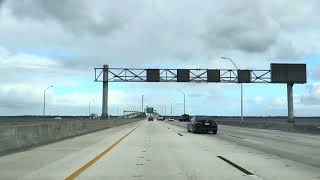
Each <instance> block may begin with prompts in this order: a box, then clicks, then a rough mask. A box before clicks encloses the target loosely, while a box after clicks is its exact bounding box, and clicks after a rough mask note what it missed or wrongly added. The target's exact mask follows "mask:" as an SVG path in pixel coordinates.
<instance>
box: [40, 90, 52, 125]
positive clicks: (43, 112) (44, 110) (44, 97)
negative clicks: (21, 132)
mask: <svg viewBox="0 0 320 180" xmlns="http://www.w3.org/2000/svg"><path fill="white" fill-rule="evenodd" d="M51 87H53V86H52V85H51V86H49V87H47V88H46V89H45V90H44V91H43V109H42V120H45V116H46V91H47V90H48V89H49V88H51Z"/></svg>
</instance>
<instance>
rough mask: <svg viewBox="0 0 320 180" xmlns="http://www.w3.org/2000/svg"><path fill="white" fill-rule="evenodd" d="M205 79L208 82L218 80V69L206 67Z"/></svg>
mask: <svg viewBox="0 0 320 180" xmlns="http://www.w3.org/2000/svg"><path fill="white" fill-rule="evenodd" d="M207 81H208V82H220V70H218V69H208V70H207Z"/></svg>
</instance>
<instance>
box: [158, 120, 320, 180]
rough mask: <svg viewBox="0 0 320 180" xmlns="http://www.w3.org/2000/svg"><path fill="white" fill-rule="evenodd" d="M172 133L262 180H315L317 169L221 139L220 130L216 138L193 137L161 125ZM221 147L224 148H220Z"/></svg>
mask: <svg viewBox="0 0 320 180" xmlns="http://www.w3.org/2000/svg"><path fill="white" fill-rule="evenodd" d="M164 124H166V125H167V127H168V128H170V130H171V131H173V132H175V133H180V134H183V137H185V138H188V139H190V141H191V140H193V139H194V138H193V137H198V138H196V139H194V140H195V141H193V142H192V144H193V145H194V146H199V147H202V148H204V149H208V150H210V151H212V149H215V150H217V151H218V152H219V154H222V155H223V156H224V157H227V158H228V159H230V160H232V161H233V162H235V163H236V164H239V165H240V166H241V167H244V168H245V169H248V170H249V171H250V170H251V171H252V172H254V174H256V175H257V176H259V177H262V178H263V179H279V180H280V179H297V180H298V179H319V178H320V173H319V172H320V169H319V168H318V167H315V166H311V165H308V164H304V163H300V162H295V161H292V160H289V159H287V158H284V157H282V156H279V154H278V153H279V151H276V152H277V153H275V151H272V152H271V153H269V152H266V151H265V149H263V147H262V148H261V150H259V149H258V148H257V145H259V143H256V142H254V141H247V140H243V139H238V138H230V139H225V138H224V136H225V135H223V133H222V132H221V131H222V129H223V127H220V129H219V130H218V134H217V135H212V134H193V133H190V132H187V130H186V128H184V127H180V126H176V125H172V124H169V123H164ZM223 147H224V148H223Z"/></svg>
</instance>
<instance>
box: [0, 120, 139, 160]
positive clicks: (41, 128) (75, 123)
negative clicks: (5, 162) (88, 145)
mask: <svg viewBox="0 0 320 180" xmlns="http://www.w3.org/2000/svg"><path fill="white" fill-rule="evenodd" d="M142 119H143V118H136V119H108V120H70V121H68V122H66V121H62V122H48V123H46V122H44V123H32V124H24V125H6V126H0V155H4V154H8V153H10V152H12V151H17V150H19V149H23V148H27V147H31V146H35V145H41V144H47V143H50V142H54V141H58V140H61V139H66V138H69V137H74V136H78V135H81V134H85V133H89V132H94V131H98V130H102V129H106V128H110V127H114V126H119V125H122V124H127V123H131V122H135V121H139V120H142Z"/></svg>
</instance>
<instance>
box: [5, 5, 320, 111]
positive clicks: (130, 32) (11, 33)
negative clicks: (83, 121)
mask: <svg viewBox="0 0 320 180" xmlns="http://www.w3.org/2000/svg"><path fill="white" fill-rule="evenodd" d="M1 2H2V1H1ZM0 6H1V10H0V29H1V33H0V81H1V82H2V86H1V88H0V93H1V96H0V101H1V102H2V107H6V104H7V107H9V106H13V105H16V106H17V105H20V106H19V107H26V108H27V109H28V107H29V109H31V111H32V112H38V110H37V109H39V108H36V109H34V110H32V108H30V106H32V104H33V105H34V106H37V107H38V106H39V107H41V99H42V98H41V96H42V90H43V88H45V87H47V86H48V85H51V84H54V85H55V86H56V87H57V88H56V89H59V88H60V89H63V90H61V91H63V93H62V92H60V91H59V90H52V92H50V93H49V94H48V98H49V99H48V100H50V98H52V102H51V103H52V104H53V105H54V106H57V107H59V106H61V107H63V108H64V109H65V111H64V109H63V108H60V109H59V110H57V112H65V113H66V112H68V113H72V110H74V112H82V111H83V110H85V108H86V106H87V103H88V100H89V99H90V98H89V97H91V96H93V95H95V94H97V99H100V100H101V95H100V93H101V91H100V89H99V90H97V89H98V88H97V87H100V85H101V84H99V85H98V84H95V85H93V84H90V83H92V79H93V78H92V79H90V78H91V77H92V76H93V71H92V68H93V67H95V66H102V65H103V64H109V65H110V66H111V67H146V68H149V67H167V68H170V67H192V68H231V67H232V64H230V62H227V61H224V60H221V59H220V57H221V56H227V57H231V58H233V59H234V60H235V61H236V63H237V64H238V66H239V67H241V68H254V69H268V68H269V63H270V62H272V61H285V62H298V61H303V60H304V58H305V57H306V56H307V55H310V54H311V55H319V54H320V52H319V49H320V46H319V43H318V42H319V41H320V35H319V32H318V29H319V28H320V26H319V23H318V17H319V15H320V14H319V11H317V9H318V7H319V2H318V1H317V0H310V1H307V2H306V1H298V0H297V1H296V0H294V1H292V0H290V1H289V0H281V1H278V0H271V1H264V0H261V1H254V2H252V1H251V0H227V1H223V2H222V1H218V0H214V1H209V0H206V1H185V0H178V1H169V0H161V1H159V0H153V1H148V0H144V1H139V2H138V3H137V2H122V1H115V0H107V1H100V0H93V1H84V0H80V1H71V0H68V1H63V2H62V1H60V0H57V1H50V2H49V1H40V0H25V1H22V2H20V1H19V2H18V1H5V2H2V3H0ZM41 54H45V55H41ZM315 72H316V71H315ZM313 74H314V75H313V76H312V77H313V78H314V79H316V77H317V73H313ZM88 79H89V80H88ZM82 81H86V83H83V82H82ZM87 81H88V82H87ZM89 81H90V83H89ZM220 86H224V88H220ZM92 87H94V88H97V89H95V90H92V91H91V90H83V89H86V88H88V89H90V88H92ZM82 88H83V89H82ZM94 88H93V89H94ZM125 88H132V92H129V91H126V89H125V90H123V89H121V88H119V87H116V88H115V90H114V91H112V90H110V96H109V100H110V103H112V104H115V105H120V104H128V105H132V104H139V102H140V97H139V96H138V95H136V94H139V93H146V95H148V93H150V96H152V94H153V95H154V93H155V92H156V93H157V97H158V98H156V99H154V100H150V101H149V103H151V104H157V103H160V104H167V103H168V102H169V101H171V100H172V101H179V102H181V97H180V96H178V95H177V94H175V93H174V92H167V93H161V92H160V89H161V88H170V89H174V91H175V90H176V89H184V90H186V92H187V93H188V94H189V95H188V96H187V97H188V98H189V100H190V101H188V103H190V105H191V106H192V104H196V105H195V106H199V107H200V106H201V105H202V104H206V106H207V107H206V108H204V109H205V110H203V112H204V111H207V112H210V111H212V110H211V106H214V107H215V109H214V110H215V112H218V111H219V108H220V107H223V105H225V104H232V102H233V101H234V97H233V96H232V94H234V93H235V92H234V90H233V89H234V88H236V86H235V85H230V86H228V85H220V84H219V85H215V86H208V84H204V85H199V84H196V85H195V84H187V85H177V84H170V85H163V84H162V85H154V84H152V85H146V84H144V85H137V86H135V85H128V86H126V87H125ZM211 88H213V89H211ZM143 89H148V90H145V91H147V92H142V90H143ZM313 89H316V88H313ZM165 90H167V89H165ZM93 91H94V92H93ZM149 91H151V92H149ZM95 92H98V93H95ZM194 92H197V93H194ZM237 92H238V91H237ZM170 93H172V94H174V95H171V94H170ZM168 94H170V95H168ZM168 97H170V98H168ZM316 97H317V90H310V92H309V94H306V95H305V96H304V97H303V98H302V100H301V102H304V103H305V104H306V105H307V104H308V105H309V104H313V103H310V102H311V100H314V99H317V98H316ZM100 100H99V101H100ZM147 101H148V100H147ZM158 101H161V102H158ZM252 101H254V102H255V103H256V104H259V103H260V105H263V104H264V103H266V104H268V105H266V106H268V107H270V109H276V108H278V107H282V108H283V107H284V108H285V107H286V99H285V98H283V97H278V98H276V99H272V100H269V99H267V98H265V97H262V96H256V97H253V100H252ZM12 102H14V103H12ZM307 102H308V103H307ZM97 106H98V105H97ZM237 106H238V105H236V106H235V105H229V106H228V107H227V108H228V109H229V110H228V111H227V112H228V113H232V112H235V113H237V111H238V109H237V111H234V107H237ZM192 107H193V106H192ZM67 110H68V111H67ZM179 110H181V107H180V105H179ZM13 111H14V110H12V112H13ZM194 111H196V110H194ZM25 112H28V111H20V113H25ZM53 112H54V111H53ZM268 112H273V111H272V110H270V111H268Z"/></svg>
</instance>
